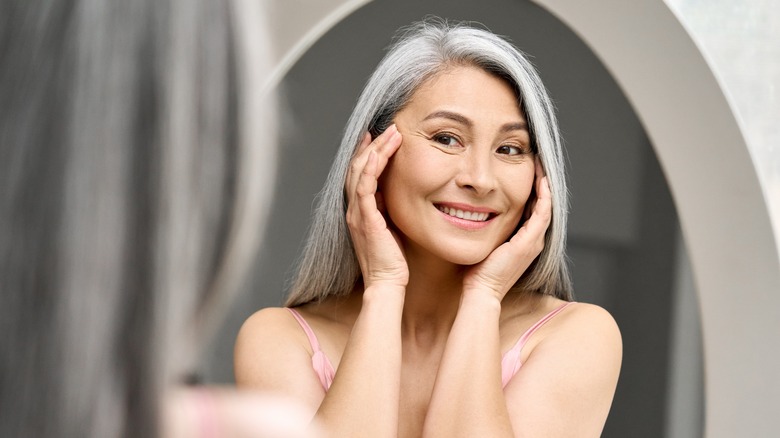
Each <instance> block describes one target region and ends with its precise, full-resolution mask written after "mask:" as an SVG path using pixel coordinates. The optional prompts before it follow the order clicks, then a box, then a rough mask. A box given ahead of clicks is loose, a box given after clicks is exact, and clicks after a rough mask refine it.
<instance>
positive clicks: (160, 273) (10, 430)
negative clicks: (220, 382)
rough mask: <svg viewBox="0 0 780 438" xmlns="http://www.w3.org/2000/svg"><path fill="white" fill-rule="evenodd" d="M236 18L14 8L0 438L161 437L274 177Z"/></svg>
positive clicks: (4, 21)
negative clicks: (169, 391)
mask: <svg viewBox="0 0 780 438" xmlns="http://www.w3.org/2000/svg"><path fill="white" fill-rule="evenodd" d="M238 3H242V2H240V1H232V2H231V1H228V2H224V1H217V0H196V1H188V0H167V1H163V0H132V1H122V0H115V1H108V0H83V1H78V0H61V1H43V0H25V1H9V2H2V5H1V6H0V65H2V68H1V69H0V102H3V104H2V106H1V107H0V291H2V292H1V294H2V295H0V436H3V437H12V436H13V437H16V436H19V437H21V436H31V437H49V436H57V437H101V438H104V437H120V436H128V437H129V436H132V437H152V436H157V435H158V433H159V430H160V425H159V424H158V423H159V419H158V418H159V417H158V415H159V411H160V408H159V402H160V395H161V392H162V391H163V389H164V388H165V385H167V384H169V383H171V381H172V379H175V378H177V377H178V376H179V374H180V373H181V371H182V370H184V369H186V367H188V366H190V365H192V364H191V363H189V362H190V361H192V359H193V357H194V353H195V352H194V350H195V349H196V347H195V346H193V345H191V344H189V341H192V340H193V338H187V339H185V338H184V337H185V336H190V337H197V336H199V335H203V334H205V333H206V332H207V330H204V327H206V328H208V326H209V325H210V324H212V320H213V319H214V318H216V317H218V315H217V314H218V313H219V311H220V310H222V309H223V308H224V303H225V302H226V298H225V292H226V290H229V289H231V288H233V287H234V286H235V284H236V282H237V281H238V280H237V279H238V277H239V276H240V273H241V271H242V270H243V269H244V268H245V267H246V265H247V259H248V257H249V255H251V252H252V250H253V249H254V248H255V247H256V244H257V238H258V230H259V229H260V224H259V223H258V221H259V220H260V219H262V217H261V215H262V214H263V213H261V212H262V211H263V210H264V209H262V208H260V206H261V205H262V204H263V203H265V202H266V201H267V200H268V197H269V196H270V190H269V188H268V185H267V184H265V183H266V182H268V181H272V178H273V176H274V172H273V171H272V170H273V167H274V163H275V159H274V154H275V151H274V149H273V148H272V147H271V146H272V145H273V144H274V141H275V131H274V123H273V121H272V120H271V116H270V114H271V113H265V112H262V111H261V110H262V108H260V109H258V106H257V105H256V104H255V105H253V104H251V102H249V101H250V100H253V101H254V102H255V103H256V102H257V99H256V93H255V95H253V96H248V97H247V95H246V92H247V90H246V88H247V87H244V86H243V84H247V83H250V82H248V81H251V80H252V79H251V78H250V77H249V76H250V75H249V74H248V73H246V72H247V71H255V70H256V68H255V69H254V70H253V69H252V68H251V66H249V67H248V66H247V64H249V63H251V62H254V61H256V60H257V59H256V57H255V58H253V56H249V55H247V56H244V55H246V53H243V54H242V53H241V48H242V47H243V48H244V49H247V48H248V47H249V46H252V44H247V42H246V41H243V39H245V38H246V35H245V34H240V32H239V34H238V36H237V33H236V29H237V28H238V27H240V24H239V25H236V23H234V21H240V20H242V18H241V17H240V15H241V13H240V11H239V12H237V11H234V10H233V9H232V8H234V7H236V4H238ZM258 25H260V23H256V24H255V26H258ZM244 30H246V26H244ZM237 48H238V50H237ZM254 48H255V49H256V48H257V46H256V45H255V46H254ZM255 81H259V79H255ZM239 91H241V93H239ZM251 91H253V92H254V91H257V90H254V89H253V90H251ZM266 100H268V98H267V97H266ZM271 101H272V99H271ZM266 106H267V108H266V109H270V107H271V104H266ZM253 108H254V110H256V111H259V112H261V113H257V112H256V113H254V114H247V111H252V110H253ZM248 118H251V119H252V120H253V123H255V124H257V125H260V126H261V130H264V134H265V135H266V137H265V138H264V140H263V141H265V142H266V143H257V141H256V140H257V138H256V137H253V134H252V132H254V131H252V129H254V130H256V129H257V128H256V127H255V128H252V129H248V128H247V127H246V126H245V123H243V122H242V120H244V119H248ZM250 170H251V171H250ZM176 361H180V362H181V363H177V362H176Z"/></svg>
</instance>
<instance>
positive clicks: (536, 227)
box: [510, 176, 552, 252]
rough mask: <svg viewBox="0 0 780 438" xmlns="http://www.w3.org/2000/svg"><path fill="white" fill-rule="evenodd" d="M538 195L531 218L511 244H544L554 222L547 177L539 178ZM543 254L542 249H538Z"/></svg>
mask: <svg viewBox="0 0 780 438" xmlns="http://www.w3.org/2000/svg"><path fill="white" fill-rule="evenodd" d="M537 187H538V189H537V195H536V200H535V201H534V206H533V209H532V212H531V217H530V218H528V220H527V221H526V222H525V223H524V224H523V226H522V227H521V228H520V230H518V232H517V233H516V234H515V235H514V236H512V239H510V242H512V243H513V244H517V243H519V244H521V245H524V246H525V245H534V246H540V245H543V244H544V235H545V233H546V232H547V228H548V227H549V226H550V222H551V220H552V196H551V192H550V186H549V183H548V180H547V177H546V176H543V177H541V178H539V183H538V184H537ZM538 250H539V251H540V252H541V247H539V248H538Z"/></svg>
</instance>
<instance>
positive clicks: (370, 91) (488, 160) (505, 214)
mask: <svg viewBox="0 0 780 438" xmlns="http://www.w3.org/2000/svg"><path fill="white" fill-rule="evenodd" d="M562 162H563V159H562V151H561V145H560V139H559V137H558V132H557V126H556V122H555V116H554V113H553V110H552V104H551V103H550V100H549V98H548V97H547V95H546V92H545V90H544V87H543V86H542V84H541V81H540V80H539V78H538V76H537V74H536V72H535V71H534V69H533V68H532V66H531V65H530V63H529V62H528V61H527V60H526V59H525V57H524V56H523V55H522V54H520V53H519V52H518V51H517V49H515V48H514V47H513V46H512V45H510V44H509V43H507V42H506V41H504V40H503V39H501V38H499V37H497V36H495V35H493V34H491V33H490V32H487V31H484V30H480V29H476V28H472V27H469V26H465V25H454V26H453V25H449V24H447V23H443V22H440V21H426V22H423V23H419V24H417V25H414V26H412V27H411V28H409V29H408V30H407V31H406V32H405V33H404V34H403V35H402V36H401V37H400V39H399V40H398V41H397V42H396V43H395V45H394V46H393V47H392V49H391V50H390V51H389V53H388V54H387V56H386V57H385V58H384V60H383V61H382V62H381V63H380V65H379V66H378V67H377V70H376V71H375V72H374V74H373V75H372V77H371V78H370V79H369V81H368V84H367V85H366V87H365V89H364V91H363V93H362V95H361V97H360V99H359V101H358V103H357V105H356V107H355V109H354V111H353V113H352V116H351V118H350V120H349V122H348V125H347V129H346V132H345V135H344V139H343V142H342V144H341V148H340V150H339V153H338V156H337V158H336V161H335V163H334V165H333V168H332V170H331V173H330V175H329V178H328V181H327V183H326V186H325V189H324V191H323V193H322V195H321V200H320V204H319V206H318V209H317V212H316V216H315V219H314V223H313V226H312V230H311V235H310V237H309V241H308V244H307V247H306V249H305V251H304V254H303V258H302V262H301V266H300V269H299V272H298V276H297V278H296V281H295V283H294V285H293V288H292V291H291V294H290V297H289V299H288V301H287V306H288V307H289V309H278V308H269V309H264V310H261V311H260V312H258V313H256V314H255V315H253V316H252V317H251V318H250V319H249V320H248V321H247V322H246V323H245V325H244V327H243V328H242V330H241V332H240V333H239V337H238V340H237V344H236V360H235V366H236V380H237V382H238V384H239V385H241V386H243V387H250V388H261V389H266V390H273V391H277V392H281V393H284V394H287V395H290V396H293V397H296V398H298V399H300V400H302V401H303V402H304V403H305V404H306V406H308V409H309V411H310V414H311V416H312V417H316V418H317V419H319V420H321V422H322V424H324V425H325V427H326V429H327V430H328V431H329V432H331V433H332V434H333V436H420V435H426V436H428V435H436V436H438V435H441V436H491V437H493V436H539V435H543V436H566V437H570V436H598V435H599V434H600V432H601V430H602V428H603V425H604V421H605V420H606V417H607V414H608V411H609V406H610V404H611V400H612V396H613V394H614V390H615V385H616V382H617V376H618V372H619V368H620V359H621V341H620V335H619V332H618V329H617V327H616V325H615V323H614V321H613V319H612V318H611V316H610V315H609V314H608V313H606V312H605V311H604V310H602V309H601V308H598V307H596V306H592V305H587V304H582V303H571V285H570V281H569V277H568V272H567V268H566V265H565V261H564V245H565V242H564V239H565V232H566V187H565V181H564V172H563V165H562ZM521 366H522V368H521Z"/></svg>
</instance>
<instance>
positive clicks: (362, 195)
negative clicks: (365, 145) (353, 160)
mask: <svg viewBox="0 0 780 438" xmlns="http://www.w3.org/2000/svg"><path fill="white" fill-rule="evenodd" d="M377 161H378V160H377V153H376V151H371V152H370V153H369V154H368V159H367V160H366V165H365V167H364V168H363V172H362V173H361V174H360V180H359V181H358V184H357V187H356V195H357V204H358V209H359V210H360V215H361V216H362V217H363V218H364V219H370V218H372V216H373V215H379V216H380V217H381V214H380V213H379V210H377V205H376V198H375V197H374V195H375V194H376V188H377V174H376V172H377Z"/></svg>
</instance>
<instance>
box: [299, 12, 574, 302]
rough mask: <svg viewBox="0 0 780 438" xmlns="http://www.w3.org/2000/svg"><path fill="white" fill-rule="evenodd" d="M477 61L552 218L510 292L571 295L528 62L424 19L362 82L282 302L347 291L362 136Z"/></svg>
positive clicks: (545, 112) (548, 115) (562, 203)
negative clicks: (533, 163) (547, 197)
mask: <svg viewBox="0 0 780 438" xmlns="http://www.w3.org/2000/svg"><path fill="white" fill-rule="evenodd" d="M467 65H468V66H476V67H479V68H482V69H483V70H485V71H487V72H489V73H491V74H494V75H496V76H498V77H500V78H501V79H503V80H505V81H507V82H508V83H509V84H510V85H511V86H512V88H513V89H514V90H515V92H516V94H517V97H518V105H519V106H520V108H521V110H522V112H523V113H524V114H525V115H526V117H527V119H528V122H529V127H530V131H531V137H532V142H533V144H532V147H533V150H534V152H535V153H537V154H538V155H539V157H540V159H541V161H542V165H543V167H544V168H545V171H546V173H547V176H548V179H549V182H550V188H551V191H552V194H553V221H552V224H551V226H550V229H549V230H548V233H547V236H546V242H545V249H544V251H543V252H542V254H541V255H540V257H539V259H538V260H537V261H536V262H535V263H534V265H532V267H531V268H529V271H528V272H527V273H526V274H525V275H524V276H523V277H522V278H521V279H520V280H519V281H518V283H517V284H516V285H515V289H517V290H522V291H536V292H541V293H545V294H550V295H555V296H558V297H560V298H563V299H571V284H570V280H569V274H568V268H567V266H566V262H565V235H566V218H567V214H568V198H567V190H566V180H565V173H564V167H563V152H562V146H561V140H560V137H559V133H558V127H557V122H556V117H555V113H554V109H553V105H552V102H551V101H550V98H549V96H548V94H547V92H546V90H545V88H544V85H543V84H542V82H541V79H540V78H539V75H538V74H537V72H536V70H535V69H534V67H533V65H532V64H531V63H530V62H529V61H528V59H527V58H526V56H525V55H523V54H522V53H521V52H520V51H519V50H518V49H517V48H516V47H514V46H513V45H512V44H510V43H509V42H507V41H506V40H505V39H503V38H501V37H499V36H497V35H495V34H493V33H491V32H489V31H487V30H485V29H482V28H479V27H474V26H472V25H469V24H466V23H455V24H452V23H448V22H447V21H445V20H441V19H438V18H430V19H427V20H424V21H422V22H419V23H415V24H413V25H412V26H409V27H407V28H404V29H402V30H401V32H400V33H399V35H398V37H397V39H396V41H395V42H394V43H393V45H392V46H391V47H390V50H389V52H388V53H387V55H386V56H385V57H384V59H382V61H381V62H380V64H379V66H377V68H376V70H375V71H374V73H373V74H372V76H371V78H370V79H369V80H368V83H367V84H366V86H365V88H364V89H363V92H362V94H361V96H360V98H359V99H358V103H357V104H356V105H355V108H354V110H353V112H352V115H351V117H350V119H349V121H348V122H347V127H346V129H345V133H344V137H343V139H342V143H341V145H340V148H339V151H338V153H337V156H336V158H335V161H334V163H333V167H332V168H331V171H330V174H329V175H328V180H327V182H326V183H325V187H324V189H323V191H322V192H321V193H320V197H319V203H318V206H317V210H316V213H315V217H314V221H313V224H312V227H311V230H310V234H309V238H308V241H307V244H306V247H305V249H304V253H303V256H302V258H301V262H300V266H299V271H298V275H297V277H296V278H295V281H294V284H293V287H292V290H291V293H290V296H289V297H288V299H287V303H286V305H288V306H294V305H298V304H302V303H305V302H309V301H312V300H317V299H322V298H324V297H326V296H330V295H345V294H348V293H349V292H350V291H351V290H352V288H353V287H354V285H355V282H356V281H358V280H359V276H360V269H359V266H358V263H357V259H356V258H355V255H354V251H353V249H352V246H351V241H350V237H349V231H348V229H347V225H346V221H345V210H346V199H345V197H344V191H343V187H344V181H345V180H346V174H347V168H348V165H349V161H350V159H351V158H352V154H353V153H354V151H355V148H356V147H357V145H358V143H359V142H360V139H361V138H362V135H363V133H365V132H366V131H368V132H370V133H371V134H372V136H373V137H376V136H377V135H378V134H379V133H381V132H383V131H384V130H385V129H386V128H387V127H388V126H389V125H390V124H392V122H393V118H394V117H395V114H396V113H397V112H398V111H400V110H401V109H402V108H403V107H404V105H406V103H407V102H408V101H409V99H410V98H411V97H412V95H413V94H414V92H415V91H416V90H417V89H418V88H419V87H420V86H421V85H422V84H423V83H425V82H426V81H427V80H429V79H430V78H432V77H434V76H436V75H437V74H439V73H441V72H443V71H446V70H447V69H449V68H453V67H457V66H467Z"/></svg>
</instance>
